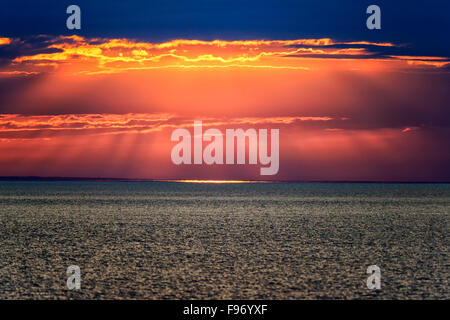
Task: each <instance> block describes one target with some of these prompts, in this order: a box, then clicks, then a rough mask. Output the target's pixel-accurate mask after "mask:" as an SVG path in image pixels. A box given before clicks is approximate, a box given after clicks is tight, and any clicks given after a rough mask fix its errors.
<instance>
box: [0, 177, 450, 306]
mask: <svg viewBox="0 0 450 320" xmlns="http://www.w3.org/2000/svg"><path fill="white" fill-rule="evenodd" d="M449 218H450V184H363V183H289V184H281V183H278V184H266V183H259V184H254V183H251V184H193V183H173V182H172V183H171V182H93V181H91V182H68V181H65V182H42V181H41V182H0V237H1V242H0V252H1V258H0V298H2V299H5V298H58V299H65V298H101V299H107V298H145V299H173V298H185V299H191V298H192V299H194V298H202V299H203V298H205V299H238V298H239V299H254V298H268V299H303V298H339V299H346V298H378V299H383V298H411V299H412V298H418V299H423V298H425V299H431V298H439V299H449V298H450V289H449V280H450V271H449V270H450V269H449V267H450V260H449V255H448V251H449V245H450V241H449V237H448V234H449V231H450V224H449ZM69 265H78V266H79V267H80V269H81V286H82V287H81V289H80V290H79V291H69V290H68V289H67V287H66V280H67V277H68V276H67V275H66V269H67V267H68V266H69ZM369 265H377V266H379V267H380V269H381V285H382V287H381V289H380V290H369V289H368V288H367V286H366V279H367V277H368V275H367V274H366V268H367V266H369Z"/></svg>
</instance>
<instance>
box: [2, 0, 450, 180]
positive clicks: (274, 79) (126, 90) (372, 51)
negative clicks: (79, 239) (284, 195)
mask: <svg viewBox="0 0 450 320" xmlns="http://www.w3.org/2000/svg"><path fill="white" fill-rule="evenodd" d="M2 3H3V10H1V12H0V176H46V177H50V176H51V177H94V178H95V177H102V178H107V177H110V178H113V177H115V178H130V179H176V180H187V179H195V180H197V179H214V180H255V179H256V180H259V179H270V180H277V181H405V182H411V181H447V182H449V181H450V166H449V165H448V163H450V142H449V141H450V111H449V108H448V106H449V102H450V93H449V83H450V82H449V80H450V73H449V71H450V44H449V41H448V30H450V28H449V27H450V23H449V21H450V19H449V18H448V12H449V10H450V3H449V2H448V1H377V2H372V1H370V2H369V1H320V2H319V1H280V0H278V1H245V0H241V1H234V0H227V1H222V0H208V1H206V0H205V1H196V0H194V1H184V0H183V1H168V0H164V1H126V2H125V1H77V2H72V1H58V2H54V1H40V2H39V3H37V2H36V1H9V0H7V1H3V2H2ZM71 4H77V5H79V6H80V8H81V30H69V29H67V28H66V19H67V17H68V16H69V15H68V14H66V8H67V6H69V5H71ZM371 4H377V5H378V6H379V7H380V8H381V30H369V29H367V27H366V19H367V17H368V16H369V15H368V14H366V8H367V6H369V5H371ZM194 120H201V121H202V122H203V127H204V128H205V130H206V129H207V128H217V129H219V130H221V131H222V132H225V130H226V129H236V128H243V129H249V128H254V129H256V130H258V129H279V132H280V136H279V149H280V151H279V154H280V156H279V157H280V165H279V171H278V173H277V174H276V175H273V176H263V177H262V176H260V170H259V168H260V165H248V164H246V165H205V164H203V165H175V164H173V163H172V161H171V150H172V148H173V147H174V146H175V144H176V143H175V142H172V141H171V139H170V137H171V133H172V132H173V131H174V130H176V129H178V128H186V129H188V130H190V131H191V132H192V130H193V122H194Z"/></svg>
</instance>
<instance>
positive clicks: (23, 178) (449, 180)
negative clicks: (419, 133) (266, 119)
mask: <svg viewBox="0 0 450 320" xmlns="http://www.w3.org/2000/svg"><path fill="white" fill-rule="evenodd" d="M8 180H12V181H33V180H34V181H105V182H107V181H116V182H174V183H214V184H221V183H225V184H227V183H229V184H236V183H450V178H442V180H433V179H427V180H410V181H408V180H257V179H254V180H236V179H153V178H117V177H65V176H0V181H8Z"/></svg>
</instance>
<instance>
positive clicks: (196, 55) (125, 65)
mask: <svg viewBox="0 0 450 320" xmlns="http://www.w3.org/2000/svg"><path fill="white" fill-rule="evenodd" d="M48 43H49V45H48V49H52V50H54V52H50V53H48V52H45V53H37V54H31V55H23V56H20V57H17V58H15V59H14V60H13V63H12V67H14V68H16V69H15V70H18V69H20V68H21V67H22V68H24V67H26V68H28V69H32V70H31V71H45V72H48V71H52V70H54V69H55V68H56V69H58V68H66V70H68V71H69V72H73V73H85V74H101V73H103V74H111V73H117V72H124V71H132V70H133V71H135V70H148V69H158V68H224V67H228V68H237V67H241V68H279V69H280V68H281V69H282V68H285V69H299V70H309V69H310V67H311V66H313V65H314V64H311V63H308V60H311V59H312V58H315V57H317V58H321V57H323V56H328V57H331V58H333V57H341V56H349V57H352V56H354V57H357V56H370V55H372V54H371V53H370V52H368V51H367V50H366V49H365V48H363V47H361V48H337V47H333V45H336V44H352V45H373V46H393V44H390V43H380V44H377V43H372V42H365V41H362V42H349V43H346V42H334V41H333V40H331V39H329V38H322V39H295V40H242V41H224V40H214V41H201V40H185V39H179V40H173V41H169V42H164V43H149V42H137V41H132V40H128V39H87V38H83V37H79V36H70V37H65V36H60V37H58V38H55V39H53V40H51V41H49V42H48ZM292 57H296V58H302V57H303V58H304V59H292ZM49 67H50V68H49ZM29 71H30V70H29Z"/></svg>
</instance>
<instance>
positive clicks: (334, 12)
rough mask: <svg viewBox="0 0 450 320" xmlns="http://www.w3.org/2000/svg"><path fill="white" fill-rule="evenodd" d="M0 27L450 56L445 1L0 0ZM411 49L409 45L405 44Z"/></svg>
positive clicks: (11, 32) (449, 8)
mask: <svg viewBox="0 0 450 320" xmlns="http://www.w3.org/2000/svg"><path fill="white" fill-rule="evenodd" d="M2 4H3V5H2V10H1V11H0V30H1V31H0V35H3V36H9V37H14V36H15V37H26V36H30V35H36V34H49V35H61V34H63V35H69V34H73V33H76V34H79V35H82V36H86V37H127V38H135V39H141V40H149V41H166V40H170V39H174V38H189V39H194V38H195V39H204V40H210V39H226V40H232V39H261V38H264V39H293V38H318V37H331V38H333V39H337V40H367V41H383V42H384V41H390V42H395V43H406V44H409V45H410V46H411V47H412V48H414V52H413V53H414V54H419V55H421V54H423V55H439V56H450V45H449V41H448V38H449V37H448V31H449V30H450V23H449V21H450V19H449V15H450V1H448V0H442V1H441V0H434V1H433V0H431V1H398V0H397V1H380V0H376V1H374V0H371V1H366V0H364V1H349V0H341V1H329V0H325V1H313V0H309V1H301V0H297V1H294V0H258V1H255V0H238V1H237V0H189V1H187V0H176V1H170V0H150V1H143V0H139V1H136V0H134V1H119V0H108V1H93V0H88V1H86V0H70V1H65V0H64V1H49V0H44V1H27V0H6V1H2ZM70 4H77V5H79V6H80V7H81V11H82V30H79V31H76V32H73V31H71V30H67V29H66V27H65V21H66V18H67V16H68V15H67V14H66V13H65V11H66V8H67V6H68V5H70ZM370 4H377V5H379V6H380V7H381V13H382V29H381V30H368V29H367V28H366V26H365V21H366V18H367V14H366V13H365V11H366V8H367V6H368V5H370ZM410 53H411V52H410Z"/></svg>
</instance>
